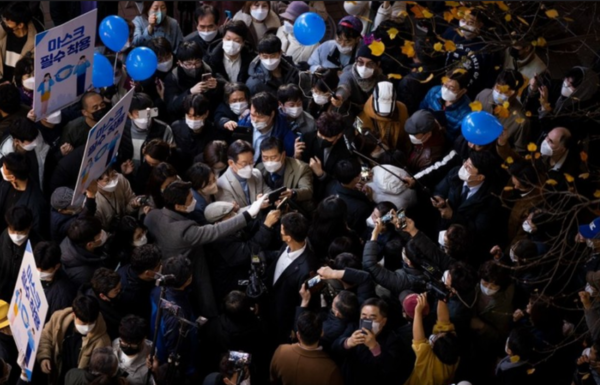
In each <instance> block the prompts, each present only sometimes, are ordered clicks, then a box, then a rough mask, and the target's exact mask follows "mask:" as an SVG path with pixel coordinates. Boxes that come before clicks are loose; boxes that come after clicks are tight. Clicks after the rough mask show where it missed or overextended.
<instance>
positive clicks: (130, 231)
mask: <svg viewBox="0 0 600 385" xmlns="http://www.w3.org/2000/svg"><path fill="white" fill-rule="evenodd" d="M136 229H142V230H147V228H146V226H145V225H144V224H143V223H142V221H140V220H139V219H137V218H135V217H133V216H131V215H125V216H123V217H122V218H121V220H119V222H118V223H117V226H116V229H115V234H114V240H113V242H114V244H116V245H119V246H120V247H121V248H122V249H123V251H125V250H127V251H131V250H133V241H134V239H133V237H134V236H135V230H136Z"/></svg>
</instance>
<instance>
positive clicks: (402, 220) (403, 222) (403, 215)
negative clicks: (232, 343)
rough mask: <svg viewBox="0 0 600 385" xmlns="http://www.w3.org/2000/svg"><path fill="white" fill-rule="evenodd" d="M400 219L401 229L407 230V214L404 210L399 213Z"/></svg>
mask: <svg viewBox="0 0 600 385" xmlns="http://www.w3.org/2000/svg"><path fill="white" fill-rule="evenodd" d="M398 219H400V228H402V229H405V228H406V213H405V212H404V210H402V211H400V212H399V213H398Z"/></svg>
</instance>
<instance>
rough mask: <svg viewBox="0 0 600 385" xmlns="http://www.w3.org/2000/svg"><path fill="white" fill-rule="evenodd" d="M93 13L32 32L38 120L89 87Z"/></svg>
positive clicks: (34, 107)
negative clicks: (33, 34) (36, 32)
mask: <svg viewBox="0 0 600 385" xmlns="http://www.w3.org/2000/svg"><path fill="white" fill-rule="evenodd" d="M97 12H98V11H97V10H95V9H94V10H93V11H90V12H88V13H86V14H85V15H81V16H79V17H77V18H75V19H73V20H71V21H68V22H66V23H64V24H62V25H59V26H58V27H54V28H52V29H49V30H47V31H43V32H40V33H38V34H37V35H35V57H34V63H35V64H34V71H35V89H34V90H33V110H34V113H35V116H36V119H37V120H38V121H39V120H41V119H43V118H45V117H46V116H48V115H50V114H51V113H53V112H54V111H58V110H61V109H62V108H64V107H66V106H68V105H69V104H72V103H73V102H76V101H77V100H79V98H80V97H81V95H82V94H83V93H84V92H85V91H87V90H88V89H90V87H91V86H92V68H93V65H94V46H95V45H96V14H97Z"/></svg>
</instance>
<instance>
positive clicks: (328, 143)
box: [319, 138, 333, 149]
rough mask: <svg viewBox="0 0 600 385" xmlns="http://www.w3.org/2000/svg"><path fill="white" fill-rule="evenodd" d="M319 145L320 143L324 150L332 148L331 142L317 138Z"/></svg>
mask: <svg viewBox="0 0 600 385" xmlns="http://www.w3.org/2000/svg"><path fill="white" fill-rule="evenodd" d="M319 143H320V145H321V148H322V149H326V148H329V147H331V146H333V142H330V141H328V140H326V139H323V138H319Z"/></svg>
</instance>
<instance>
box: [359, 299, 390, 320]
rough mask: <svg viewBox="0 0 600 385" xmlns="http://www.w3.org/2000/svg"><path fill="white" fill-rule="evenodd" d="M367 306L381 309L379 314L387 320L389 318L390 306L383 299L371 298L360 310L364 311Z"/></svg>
mask: <svg viewBox="0 0 600 385" xmlns="http://www.w3.org/2000/svg"><path fill="white" fill-rule="evenodd" d="M365 306H375V307H376V308H378V309H379V313H381V316H382V317H385V318H387V316H388V313H389V306H388V304H387V302H385V301H384V300H382V299H381V298H377V297H374V298H369V299H368V300H366V301H364V302H363V303H362V305H361V306H360V310H361V311H362V309H364V307H365Z"/></svg>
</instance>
